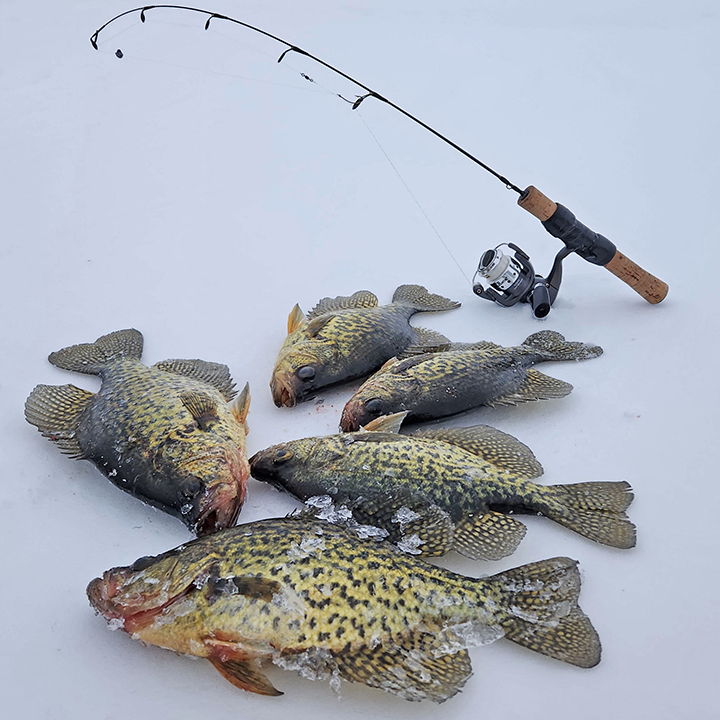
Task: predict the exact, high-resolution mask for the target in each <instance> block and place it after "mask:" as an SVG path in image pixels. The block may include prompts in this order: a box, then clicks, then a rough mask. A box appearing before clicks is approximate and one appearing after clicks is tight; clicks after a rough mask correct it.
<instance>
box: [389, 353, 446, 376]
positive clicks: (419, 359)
mask: <svg viewBox="0 0 720 720" xmlns="http://www.w3.org/2000/svg"><path fill="white" fill-rule="evenodd" d="M434 355H435V353H425V354H424V355H412V356H411V357H404V356H401V357H403V359H401V360H400V362H397V363H396V364H395V366H394V367H393V368H392V369H391V370H390V372H391V373H392V374H393V375H402V374H403V373H405V372H407V371H408V370H410V368H414V367H415V366H416V365H421V364H422V363H424V362H427V361H428V360H431V359H432V358H433V356H434Z"/></svg>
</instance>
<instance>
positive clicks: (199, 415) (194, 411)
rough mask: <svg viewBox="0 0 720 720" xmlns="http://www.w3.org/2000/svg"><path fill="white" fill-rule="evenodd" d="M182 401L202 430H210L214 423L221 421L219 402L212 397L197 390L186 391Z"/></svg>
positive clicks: (181, 397) (182, 395) (181, 396)
mask: <svg viewBox="0 0 720 720" xmlns="http://www.w3.org/2000/svg"><path fill="white" fill-rule="evenodd" d="M180 401H181V402H182V404H183V405H184V406H185V407H186V408H187V410H188V412H189V413H190V414H191V415H192V416H193V419H194V420H195V422H197V424H198V425H199V426H200V429H201V430H208V429H209V428H210V426H211V425H212V423H215V422H217V421H218V420H219V419H220V418H219V416H218V405H217V400H216V399H215V398H214V397H212V396H211V395H207V394H206V393H203V392H198V391H197V390H186V391H185V392H183V393H182V394H181V395H180Z"/></svg>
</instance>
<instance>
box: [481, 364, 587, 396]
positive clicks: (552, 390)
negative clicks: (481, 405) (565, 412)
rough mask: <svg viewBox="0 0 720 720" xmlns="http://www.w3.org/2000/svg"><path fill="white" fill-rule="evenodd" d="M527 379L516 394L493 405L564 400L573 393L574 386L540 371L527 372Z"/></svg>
mask: <svg viewBox="0 0 720 720" xmlns="http://www.w3.org/2000/svg"><path fill="white" fill-rule="evenodd" d="M525 372H526V373H527V377H526V378H525V380H523V383H522V385H520V387H518V388H517V389H516V390H515V392H513V393H512V394H511V395H506V396H505V397H501V398H497V399H496V400H493V402H492V405H516V404H517V403H521V402H534V401H535V400H552V399H554V398H562V397H565V396H566V395H569V394H570V393H571V392H572V389H573V386H572V385H571V384H570V383H567V382H565V381H564V380H558V379H557V378H553V377H550V376H549V375H546V374H545V373H542V372H540V371H539V370H532V369H531V370H526V371H525Z"/></svg>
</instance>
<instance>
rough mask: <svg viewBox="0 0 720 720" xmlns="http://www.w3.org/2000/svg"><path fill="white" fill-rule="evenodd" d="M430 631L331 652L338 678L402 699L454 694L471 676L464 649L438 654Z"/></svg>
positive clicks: (444, 697) (437, 698) (441, 699)
mask: <svg viewBox="0 0 720 720" xmlns="http://www.w3.org/2000/svg"><path fill="white" fill-rule="evenodd" d="M441 653H442V650H441V648H439V647H438V641H437V638H436V636H435V635H434V634H431V633H423V632H418V631H415V632H408V633H404V634H403V635H401V636H398V637H394V638H392V640H390V641H387V642H383V643H381V644H379V645H377V646H376V647H369V646H367V645H364V646H362V647H360V648H358V649H353V650H348V651H346V652H342V651H341V652H339V653H337V654H335V661H336V662H337V667H338V671H339V673H340V677H342V678H343V679H344V680H347V681H348V682H359V683H364V684H365V685H368V686H370V687H375V688H382V689H383V690H386V691H387V692H390V693H393V694H394V695H398V696H400V697H401V698H404V699H405V700H412V701H420V700H433V701H434V702H437V703H441V702H444V701H445V700H448V699H449V698H451V697H453V695H456V694H457V693H458V692H460V690H461V689H462V687H463V685H465V683H466V682H467V679H468V678H469V677H470V676H471V675H472V666H471V664H470V656H469V654H468V652H467V650H459V651H458V652H455V653H452V654H441Z"/></svg>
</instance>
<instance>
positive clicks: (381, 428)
mask: <svg viewBox="0 0 720 720" xmlns="http://www.w3.org/2000/svg"><path fill="white" fill-rule="evenodd" d="M407 414H408V411H407V410H403V412H397V413H393V414H392V415H381V416H380V417H379V418H375V419H374V420H371V421H370V422H369V423H368V424H367V425H365V426H364V427H362V428H361V429H360V432H385V433H399V432H400V426H401V425H402V424H403V420H404V419H405V418H406V417H407Z"/></svg>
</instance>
